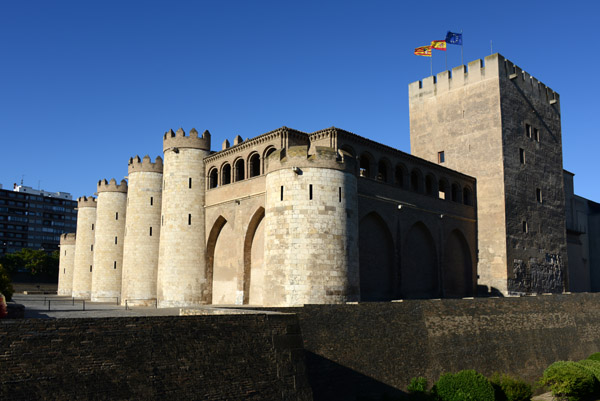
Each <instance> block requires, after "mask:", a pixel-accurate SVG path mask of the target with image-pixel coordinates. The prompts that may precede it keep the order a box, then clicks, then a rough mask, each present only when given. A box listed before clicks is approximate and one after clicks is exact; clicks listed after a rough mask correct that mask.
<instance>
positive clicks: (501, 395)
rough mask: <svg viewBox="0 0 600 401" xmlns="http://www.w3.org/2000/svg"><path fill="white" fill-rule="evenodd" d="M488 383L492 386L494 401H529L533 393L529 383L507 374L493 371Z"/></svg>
mask: <svg viewBox="0 0 600 401" xmlns="http://www.w3.org/2000/svg"><path fill="white" fill-rule="evenodd" d="M490 383H491V384H492V386H493V387H494V392H495V394H496V401H529V400H531V396H532V395H533V389H532V388H531V385H530V384H528V383H525V382H524V381H523V380H520V379H516V378H514V377H512V376H509V375H507V374H502V375H501V374H499V373H495V374H494V375H493V376H492V377H491V378H490Z"/></svg>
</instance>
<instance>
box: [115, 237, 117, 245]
mask: <svg viewBox="0 0 600 401" xmlns="http://www.w3.org/2000/svg"><path fill="white" fill-rule="evenodd" d="M115 245H117V237H115Z"/></svg>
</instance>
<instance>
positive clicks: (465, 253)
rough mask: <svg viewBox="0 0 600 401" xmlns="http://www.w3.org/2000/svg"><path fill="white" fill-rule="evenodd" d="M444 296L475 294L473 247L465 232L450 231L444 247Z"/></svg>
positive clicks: (455, 296)
mask: <svg viewBox="0 0 600 401" xmlns="http://www.w3.org/2000/svg"><path fill="white" fill-rule="evenodd" d="M442 276H443V288H444V296H445V297H449V298H461V297H468V296H471V295H473V262H472V260H471V249H470V248H469V243H468V242H467V240H466V238H465V236H464V235H463V233H462V232H461V231H460V230H458V229H456V230H454V231H452V232H451V233H450V235H449V236H448V239H447V240H446V245H445V247H444V264H443V269H442Z"/></svg>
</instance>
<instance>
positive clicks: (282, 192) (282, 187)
mask: <svg viewBox="0 0 600 401" xmlns="http://www.w3.org/2000/svg"><path fill="white" fill-rule="evenodd" d="M280 200H283V185H282V186H281V199H280Z"/></svg>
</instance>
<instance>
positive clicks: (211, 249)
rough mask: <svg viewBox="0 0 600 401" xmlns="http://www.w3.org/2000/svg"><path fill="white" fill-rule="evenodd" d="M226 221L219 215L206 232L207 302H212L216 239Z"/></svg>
mask: <svg viewBox="0 0 600 401" xmlns="http://www.w3.org/2000/svg"><path fill="white" fill-rule="evenodd" d="M226 223H227V220H225V217H223V216H219V217H217V220H216V221H215V223H214V224H213V226H212V228H211V229H210V233H209V234H208V241H206V279H207V281H208V285H207V288H210V291H211V293H210V295H209V297H208V299H209V304H211V303H212V282H213V269H214V262H215V248H216V246H217V239H218V238H219V234H220V233H221V230H222V229H223V227H224V226H225V224H226Z"/></svg>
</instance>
